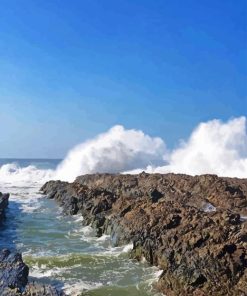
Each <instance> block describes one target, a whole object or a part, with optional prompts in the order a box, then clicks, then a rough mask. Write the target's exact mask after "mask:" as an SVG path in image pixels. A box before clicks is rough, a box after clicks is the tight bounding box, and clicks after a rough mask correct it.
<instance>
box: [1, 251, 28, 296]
mask: <svg viewBox="0 0 247 296" xmlns="http://www.w3.org/2000/svg"><path fill="white" fill-rule="evenodd" d="M28 271H29V269H28V267H27V265H26V264H25V263H24V262H23V261H22V257H21V254H19V253H11V252H10V251H9V250H7V249H4V250H2V251H1V252H0V295H11V294H12V293H14V292H15V293H16V294H17V293H21V292H22V291H23V290H24V288H25V286H26V284H27V282H28Z"/></svg>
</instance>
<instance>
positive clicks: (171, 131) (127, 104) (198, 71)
mask: <svg viewBox="0 0 247 296" xmlns="http://www.w3.org/2000/svg"><path fill="white" fill-rule="evenodd" d="M246 3H247V2H246V1H245V0H239V1H229V0H224V1H223V0H218V1H215V0H214V1H211V0H208V1H198V0H197V1H196V0H188V1H182V0H180V1H178V0H173V1H168V0H167V1H165V0H162V1H159V0H156V1H151V0H149V1H146V0H131V1H129V0H124V1H123V0H117V1H113V0H105V1H95V0H82V1H81V0H71V1H65V0H51V1H43V0H42V1H41V0H35V1H33V0H1V3H0V157H58V158H59V157H63V156H64V155H65V153H66V152H67V150H68V149H70V148H71V147H72V146H73V145H75V144H76V143H80V142H82V141H83V140H85V139H87V138H89V137H93V136H95V135H97V134H98V133H100V132H103V131H105V130H107V129H108V128H110V127H111V126H113V125H115V124H122V125H124V126H125V127H126V128H136V129H142V130H143V131H144V132H145V133H148V134H150V135H152V136H160V137H162V138H163V139H164V140H165V142H166V143H167V145H168V146H169V147H174V146H176V145H177V144H178V141H179V139H181V138H187V137H188V136H189V135H190V133H191V131H192V129H193V128H194V127H195V126H196V125H197V124H198V123H199V122H201V121H206V120H209V119H213V118H220V119H222V120H226V119H228V118H230V117H237V116H240V115H247V87H246V85H245V84H246V77H247V75H246V74H247V46H246V45H247V44H246V43H247V4H246Z"/></svg>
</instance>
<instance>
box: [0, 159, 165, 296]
mask: <svg viewBox="0 0 247 296" xmlns="http://www.w3.org/2000/svg"><path fill="white" fill-rule="evenodd" d="M60 162H61V160H59V159H0V191H1V192H4V193H7V192H9V193H10V203H9V208H8V210H7V213H6V220H5V221H4V223H3V225H1V226H0V227H1V230H0V248H9V249H11V250H18V251H19V252H21V253H22V254H23V259H24V262H25V263H26V264H27V265H28V266H29V268H30V279H31V280H35V281H38V282H42V283H48V284H52V285H54V286H56V287H58V288H61V289H63V290H64V291H65V292H66V293H68V294H69V295H87V296H96V295H97V296H115V295H118V296H125V295H126V296H137V295H140V296H149V295H159V294H155V292H154V291H153V288H152V284H153V283H154V282H155V281H156V280H157V279H158V275H159V274H160V271H159V270H158V269H157V268H156V267H151V266H149V265H148V264H147V263H145V262H137V261H134V260H130V259H129V258H128V253H129V251H130V250H131V247H132V246H131V245H126V246H122V247H115V248H114V247H112V246H111V240H110V237H109V236H106V235H103V236H102V237H100V238H97V237H96V236H95V233H94V231H93V229H92V228H91V227H89V226H83V225H82V220H83V217H82V216H79V215H76V216H65V215H63V213H62V210H61V208H60V207H59V206H58V205H57V204H56V203H55V202H54V201H53V200H49V199H46V198H45V196H43V195H42V194H41V193H40V192H39V189H40V187H41V186H42V184H43V183H44V182H45V181H47V180H49V179H50V178H52V176H54V171H55V170H56V168H57V166H58V165H59V163H60Z"/></svg>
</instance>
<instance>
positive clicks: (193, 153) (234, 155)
mask: <svg viewBox="0 0 247 296" xmlns="http://www.w3.org/2000/svg"><path fill="white" fill-rule="evenodd" d="M143 170H145V171H146V172H149V173H156V172H159V173H168V172H174V173H186V174H190V175H196V174H206V173H211V174H218V175H220V176H228V177H240V178H247V133H246V117H239V118H234V119H231V120H229V121H227V122H222V121H220V120H211V121H208V122H203V123H200V124H199V125H198V126H197V127H196V128H195V129H194V131H193V132H192V134H191V136H190V137H189V139H188V140H186V141H181V142H180V145H179V146H178V148H176V149H174V150H172V151H170V152H169V151H168V150H167V149H166V145H165V142H164V141H163V140H162V139H161V138H157V137H156V138H154V137H150V136H149V135H146V134H144V133H143V132H142V131H139V130H134V129H130V130H127V129H125V128H124V127H123V126H119V125H118V126H114V127H113V128H111V129H110V130H109V131H107V132H106V133H103V134H100V135H99V136H97V137H95V138H94V139H92V140H89V141H86V142H83V143H82V144H80V145H77V146H76V147H74V148H73V149H71V150H70V151H69V152H68V154H67V156H66V158H65V159H64V161H62V163H60V164H59V165H58V167H57V169H56V170H44V169H38V168H36V167H35V166H31V165H30V166H27V167H24V168H22V167H20V166H18V165H17V164H13V163H11V164H5V165H2V166H1V167H0V187H1V186H2V185H3V184H4V186H5V187H7V186H25V185H28V186H31V185H33V186H37V185H39V186H40V184H42V183H44V182H45V181H47V180H50V179H61V180H65V181H73V180H74V179H75V178H76V177H77V176H78V175H81V174H87V173H95V172H108V173H120V172H130V173H139V172H141V171H143ZM0 189H1V188H0Z"/></svg>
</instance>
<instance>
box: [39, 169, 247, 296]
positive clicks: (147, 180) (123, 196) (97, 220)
mask: <svg viewBox="0 0 247 296" xmlns="http://www.w3.org/2000/svg"><path fill="white" fill-rule="evenodd" d="M41 190H42V191H43V192H44V193H45V194H47V195H48V196H49V197H50V198H54V199H55V200H57V201H58V202H59V204H60V205H61V206H62V207H63V208H64V210H65V212H66V213H68V214H78V213H79V214H81V215H83V218H84V219H83V223H85V224H87V225H89V224H90V225H92V226H93V227H94V228H96V230H97V234H98V235H99V236H100V235H102V234H103V233H106V234H110V235H111V238H112V242H113V244H114V245H116V246H117V245H121V244H126V243H129V242H133V250H132V251H131V257H132V258H136V259H138V260H141V259H143V258H145V259H146V260H147V261H148V262H149V263H150V264H153V265H156V266H159V267H160V268H161V269H162V270H163V273H162V274H161V276H160V279H159V282H158V285H157V287H158V289H159V290H160V291H162V292H164V293H165V294H166V295H167V296H169V295H222V296H223V295H224V296H225V295H228V296H230V295H236V296H237V295H247V282H246V279H247V220H246V219H243V217H246V215H247V179H236V178H219V177H217V176H215V175H202V176H195V177H192V176H187V175H175V174H146V173H142V174H140V175H112V174H94V175H84V176H80V177H78V178H77V179H76V180H75V182H73V183H67V182H61V181H50V182H47V183H46V184H45V185H44V186H43V187H42V188H41Z"/></svg>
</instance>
